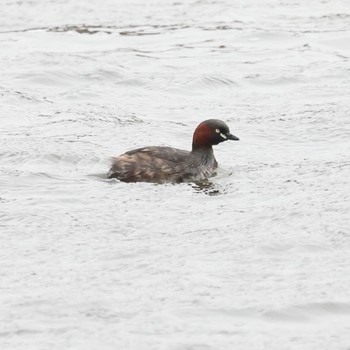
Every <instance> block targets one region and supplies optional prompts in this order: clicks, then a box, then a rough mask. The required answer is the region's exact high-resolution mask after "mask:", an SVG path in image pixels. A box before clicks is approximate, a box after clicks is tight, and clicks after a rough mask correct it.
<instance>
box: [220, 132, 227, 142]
mask: <svg viewBox="0 0 350 350" xmlns="http://www.w3.org/2000/svg"><path fill="white" fill-rule="evenodd" d="M220 136H221V137H222V138H223V139H225V140H226V139H227V136H226V135H225V134H223V133H222V132H221V133H220Z"/></svg>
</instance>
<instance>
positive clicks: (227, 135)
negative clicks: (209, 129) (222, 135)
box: [226, 132, 239, 141]
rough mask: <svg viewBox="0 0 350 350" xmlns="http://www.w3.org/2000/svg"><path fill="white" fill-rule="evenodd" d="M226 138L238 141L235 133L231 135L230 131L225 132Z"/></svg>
mask: <svg viewBox="0 0 350 350" xmlns="http://www.w3.org/2000/svg"><path fill="white" fill-rule="evenodd" d="M226 137H227V139H228V140H233V141H239V138H238V137H237V136H235V135H232V134H231V133H230V132H228V133H227V134H226Z"/></svg>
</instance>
